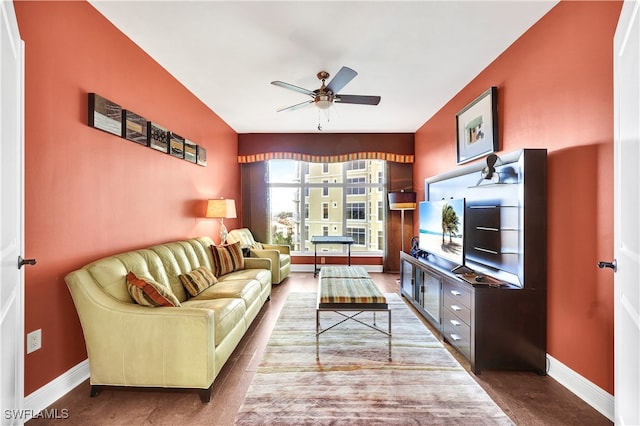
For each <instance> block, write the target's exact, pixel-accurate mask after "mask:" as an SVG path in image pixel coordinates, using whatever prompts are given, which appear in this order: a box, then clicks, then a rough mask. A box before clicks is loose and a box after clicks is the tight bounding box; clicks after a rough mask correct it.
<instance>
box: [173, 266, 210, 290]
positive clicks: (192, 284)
mask: <svg viewBox="0 0 640 426" xmlns="http://www.w3.org/2000/svg"><path fill="white" fill-rule="evenodd" d="M179 278H180V282H182V285H183V286H184V288H185V289H186V290H187V292H188V293H189V294H190V295H191V296H197V295H198V294H200V293H201V292H202V291H203V290H206V289H207V288H209V287H211V286H212V285H214V284H215V283H217V282H218V280H217V279H216V277H215V276H214V275H213V274H212V273H211V271H210V270H209V268H207V267H205V266H199V267H197V268H196V269H194V270H193V271H191V272H187V273H186V274H180V275H179Z"/></svg>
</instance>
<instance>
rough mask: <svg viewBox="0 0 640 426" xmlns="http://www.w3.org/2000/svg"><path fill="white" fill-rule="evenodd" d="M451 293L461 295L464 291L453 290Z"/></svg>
mask: <svg viewBox="0 0 640 426" xmlns="http://www.w3.org/2000/svg"><path fill="white" fill-rule="evenodd" d="M451 294H453V295H454V296H461V295H462V293H460V292H459V291H458V290H451Z"/></svg>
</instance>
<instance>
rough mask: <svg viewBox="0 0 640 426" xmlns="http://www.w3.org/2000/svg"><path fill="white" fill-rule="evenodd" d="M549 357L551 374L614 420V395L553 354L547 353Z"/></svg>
mask: <svg viewBox="0 0 640 426" xmlns="http://www.w3.org/2000/svg"><path fill="white" fill-rule="evenodd" d="M547 359H548V360H549V372H548V373H547V374H549V376H551V377H553V378H554V379H555V380H556V381H557V382H558V383H560V384H561V385H562V386H564V387H565V388H567V389H569V390H570V391H571V392H573V393H574V394H576V395H577V396H578V397H579V398H580V399H582V400H583V401H584V402H586V403H587V404H589V405H590V406H592V407H593V408H595V409H596V410H598V412H600V414H602V415H603V416H605V417H606V418H608V419H609V420H611V421H612V422H613V421H614V418H615V411H614V396H613V395H611V394H610V393H609V392H607V391H605V390H604V389H602V388H600V387H599V386H597V385H595V384H594V383H592V382H590V381H589V380H587V379H586V378H584V377H583V376H581V375H580V374H578V373H576V372H575V371H573V370H572V369H570V368H569V367H567V366H566V365H564V364H563V363H561V362H560V361H558V360H557V359H555V358H553V357H552V356H551V355H549V354H547Z"/></svg>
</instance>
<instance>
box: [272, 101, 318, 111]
mask: <svg viewBox="0 0 640 426" xmlns="http://www.w3.org/2000/svg"><path fill="white" fill-rule="evenodd" d="M312 103H313V100H308V101H304V102H300V103H299V104H295V105H291V106H290V107H286V108H282V109H279V110H278V112H282V111H294V110H296V109H299V108H302V107H304V106H307V105H310V104H312Z"/></svg>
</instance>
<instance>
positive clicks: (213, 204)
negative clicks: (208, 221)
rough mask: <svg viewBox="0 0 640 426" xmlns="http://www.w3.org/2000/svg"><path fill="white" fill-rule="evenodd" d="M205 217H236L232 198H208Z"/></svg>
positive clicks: (234, 203)
mask: <svg viewBox="0 0 640 426" xmlns="http://www.w3.org/2000/svg"><path fill="white" fill-rule="evenodd" d="M205 217H213V218H218V219H230V218H234V217H236V202H235V201H234V200H226V199H224V198H220V199H218V200H209V201H208V202H207V213H206V214H205Z"/></svg>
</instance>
